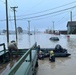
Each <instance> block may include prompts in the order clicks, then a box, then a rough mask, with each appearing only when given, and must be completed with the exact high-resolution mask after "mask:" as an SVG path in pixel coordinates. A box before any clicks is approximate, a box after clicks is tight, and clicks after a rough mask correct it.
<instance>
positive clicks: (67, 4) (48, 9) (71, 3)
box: [17, 1, 76, 17]
mask: <svg viewBox="0 0 76 75" xmlns="http://www.w3.org/2000/svg"><path fill="white" fill-rule="evenodd" d="M73 3H76V1H73V2H71V3H68V4H64V5H61V6H58V7H54V8H51V9H48V10H44V11H40V12H36V13H31V14H26V15H20V16H17V17H21V16H28V15H35V14H40V13H43V12H47V11H50V10H54V9H57V8H61V7H64V6H67V5H70V4H73Z"/></svg>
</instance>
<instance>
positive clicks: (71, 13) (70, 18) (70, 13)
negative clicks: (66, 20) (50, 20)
mask: <svg viewBox="0 0 76 75" xmlns="http://www.w3.org/2000/svg"><path fill="white" fill-rule="evenodd" d="M70 19H71V22H72V11H71V12H70Z"/></svg>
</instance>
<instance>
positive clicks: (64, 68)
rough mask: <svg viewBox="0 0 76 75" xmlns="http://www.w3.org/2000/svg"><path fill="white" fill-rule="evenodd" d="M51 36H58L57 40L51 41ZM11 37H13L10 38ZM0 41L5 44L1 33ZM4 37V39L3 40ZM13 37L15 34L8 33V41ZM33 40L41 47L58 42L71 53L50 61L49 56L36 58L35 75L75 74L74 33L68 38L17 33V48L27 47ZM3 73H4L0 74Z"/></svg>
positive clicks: (52, 46)
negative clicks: (40, 58)
mask: <svg viewBox="0 0 76 75" xmlns="http://www.w3.org/2000/svg"><path fill="white" fill-rule="evenodd" d="M51 36H57V37H59V41H51V40H49V38H50V37H51ZM12 37H13V38H12ZM0 39H2V40H1V43H3V42H4V43H5V44H6V48H7V43H6V37H5V36H3V35H1V37H0ZM3 39H5V40H3ZM13 39H15V35H10V41H11V40H13ZM35 42H37V45H40V46H41V48H54V47H55V46H56V45H57V44H60V45H61V46H62V47H63V48H66V49H68V52H69V53H70V54H71V56H69V57H65V58H62V57H58V58H57V57H56V61H55V62H54V63H51V62H50V61H49V58H45V59H44V60H38V62H39V67H38V69H37V75H75V74H76V35H70V38H69V39H68V38H67V36H66V35H51V34H36V35H30V36H28V35H18V48H29V47H31V46H32V45H33V44H34V43H35ZM0 75H4V74H0Z"/></svg>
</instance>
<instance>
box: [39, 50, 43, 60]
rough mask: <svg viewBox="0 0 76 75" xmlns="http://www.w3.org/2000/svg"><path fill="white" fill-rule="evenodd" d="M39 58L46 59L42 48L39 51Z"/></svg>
mask: <svg viewBox="0 0 76 75" xmlns="http://www.w3.org/2000/svg"><path fill="white" fill-rule="evenodd" d="M38 58H39V59H42V60H43V59H44V53H43V51H42V50H40V51H39V54H38Z"/></svg>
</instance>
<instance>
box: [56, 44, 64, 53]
mask: <svg viewBox="0 0 76 75" xmlns="http://www.w3.org/2000/svg"><path fill="white" fill-rule="evenodd" d="M55 51H57V52H63V48H62V47H61V45H59V44H57V45H56V47H55Z"/></svg>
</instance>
